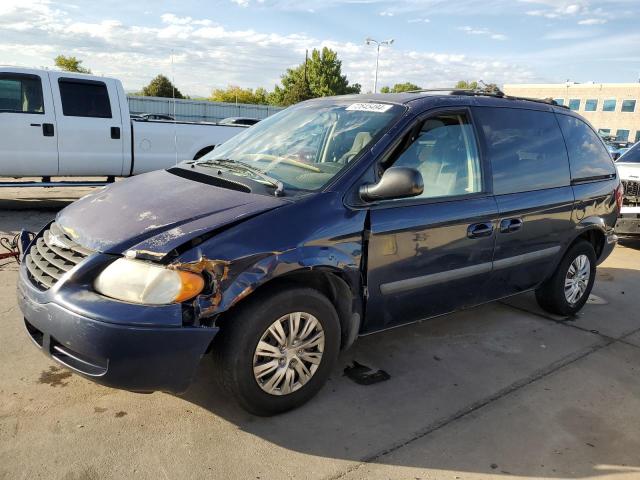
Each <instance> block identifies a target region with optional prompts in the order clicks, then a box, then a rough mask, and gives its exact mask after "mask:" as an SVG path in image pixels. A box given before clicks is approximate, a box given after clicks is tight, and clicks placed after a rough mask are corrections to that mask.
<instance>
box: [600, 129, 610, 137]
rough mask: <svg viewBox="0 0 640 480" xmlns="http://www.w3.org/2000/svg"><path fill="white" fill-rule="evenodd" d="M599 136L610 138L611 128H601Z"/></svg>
mask: <svg viewBox="0 0 640 480" xmlns="http://www.w3.org/2000/svg"><path fill="white" fill-rule="evenodd" d="M598 134H599V135H600V136H601V137H608V136H609V135H611V129H610V128H599V129H598Z"/></svg>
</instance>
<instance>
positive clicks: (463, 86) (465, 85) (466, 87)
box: [455, 80, 478, 90]
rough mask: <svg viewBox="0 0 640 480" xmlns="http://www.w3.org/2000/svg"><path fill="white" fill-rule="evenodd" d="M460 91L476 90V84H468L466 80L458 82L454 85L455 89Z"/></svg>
mask: <svg viewBox="0 0 640 480" xmlns="http://www.w3.org/2000/svg"><path fill="white" fill-rule="evenodd" d="M455 88H458V89H460V90H477V89H478V82H475V81H473V82H469V81H467V80H460V81H459V82H458V83H456V87H455Z"/></svg>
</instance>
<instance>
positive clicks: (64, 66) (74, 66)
mask: <svg viewBox="0 0 640 480" xmlns="http://www.w3.org/2000/svg"><path fill="white" fill-rule="evenodd" d="M53 61H54V62H55V64H56V67H58V68H59V69H60V70H64V71H65V72H78V73H91V70H89V69H88V68H85V67H83V66H82V60H78V59H77V58H76V57H66V56H64V55H58V56H57V57H56V58H54V60H53Z"/></svg>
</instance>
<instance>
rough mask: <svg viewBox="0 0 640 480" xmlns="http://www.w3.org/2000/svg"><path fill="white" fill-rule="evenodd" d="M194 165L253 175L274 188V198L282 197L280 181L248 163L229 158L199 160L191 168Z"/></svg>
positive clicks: (282, 189) (282, 190)
mask: <svg viewBox="0 0 640 480" xmlns="http://www.w3.org/2000/svg"><path fill="white" fill-rule="evenodd" d="M196 165H198V166H200V165H204V166H208V165H209V166H210V165H213V166H219V167H224V168H226V169H228V170H231V171H232V172H233V170H234V169H235V170H243V171H245V172H249V173H251V174H253V175H255V176H256V177H259V178H261V179H262V180H264V181H265V182H267V183H269V184H270V185H271V186H273V187H274V188H275V191H274V192H273V194H274V195H275V196H276V197H280V196H282V195H284V184H283V183H282V182H281V181H280V180H278V179H276V178H273V177H271V176H269V175H267V174H266V173H264V172H263V171H262V170H260V169H259V168H256V167H254V166H252V165H249V164H248V163H245V162H241V161H239V160H233V159H231V158H214V159H212V160H201V161H197V162H194V163H193V164H192V165H191V166H192V167H194V166H196Z"/></svg>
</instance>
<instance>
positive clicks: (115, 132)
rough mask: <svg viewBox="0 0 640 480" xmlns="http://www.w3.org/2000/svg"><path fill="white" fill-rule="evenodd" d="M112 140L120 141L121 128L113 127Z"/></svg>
mask: <svg viewBox="0 0 640 480" xmlns="http://www.w3.org/2000/svg"><path fill="white" fill-rule="evenodd" d="M111 138H112V139H114V140H120V127H111Z"/></svg>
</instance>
